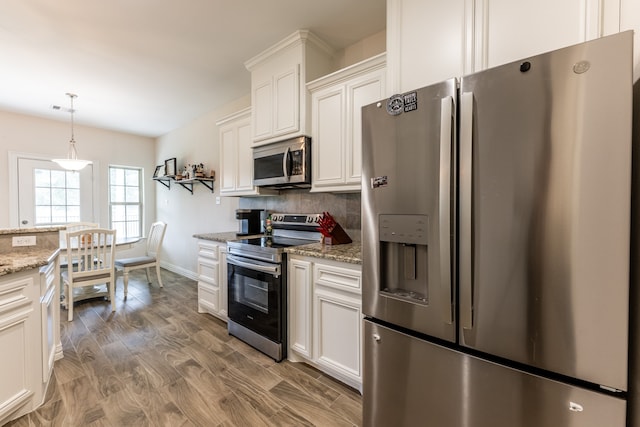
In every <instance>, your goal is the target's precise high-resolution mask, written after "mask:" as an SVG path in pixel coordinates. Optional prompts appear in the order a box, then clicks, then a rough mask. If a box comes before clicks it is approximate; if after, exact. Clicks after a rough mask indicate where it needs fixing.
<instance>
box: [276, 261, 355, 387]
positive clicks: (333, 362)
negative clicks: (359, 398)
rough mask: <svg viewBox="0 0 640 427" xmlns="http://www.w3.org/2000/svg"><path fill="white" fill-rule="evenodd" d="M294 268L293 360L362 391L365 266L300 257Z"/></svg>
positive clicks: (291, 274)
mask: <svg viewBox="0 0 640 427" xmlns="http://www.w3.org/2000/svg"><path fill="white" fill-rule="evenodd" d="M288 264H289V265H288V292H289V360H291V361H294V362H298V361H304V362H307V363H309V364H311V365H313V366H315V367H316V368H318V369H320V370H322V371H323V372H325V373H327V374H329V375H331V376H333V377H334V378H336V379H339V380H340V381H342V382H344V383H345V384H348V385H350V386H351V387H354V388H356V389H358V390H360V391H362V310H361V294H362V291H361V290H362V287H361V285H362V282H361V268H360V266H359V265H355V264H349V263H342V262H336V261H331V260H325V259H315V258H307V257H297V256H292V257H290V258H289V262H288Z"/></svg>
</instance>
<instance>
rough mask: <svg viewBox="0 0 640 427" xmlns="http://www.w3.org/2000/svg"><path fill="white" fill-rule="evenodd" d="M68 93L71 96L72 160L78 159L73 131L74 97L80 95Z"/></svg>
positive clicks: (70, 156)
mask: <svg viewBox="0 0 640 427" xmlns="http://www.w3.org/2000/svg"><path fill="white" fill-rule="evenodd" d="M67 95H68V96H69V98H71V140H70V141H69V153H68V158H69V159H72V160H77V159H78V152H77V150H76V139H75V137H74V133H73V113H74V112H75V110H74V109H73V98H75V97H76V96H78V95H75V94H73V93H67Z"/></svg>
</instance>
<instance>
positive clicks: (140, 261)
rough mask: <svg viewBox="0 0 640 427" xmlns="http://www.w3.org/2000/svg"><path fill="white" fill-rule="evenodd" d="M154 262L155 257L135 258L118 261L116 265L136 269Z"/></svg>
mask: <svg viewBox="0 0 640 427" xmlns="http://www.w3.org/2000/svg"><path fill="white" fill-rule="evenodd" d="M152 262H156V258H155V257H151V256H139V257H134V258H123V259H117V260H116V262H115V265H116V267H121V268H126V267H135V266H138V265H144V264H150V263H152Z"/></svg>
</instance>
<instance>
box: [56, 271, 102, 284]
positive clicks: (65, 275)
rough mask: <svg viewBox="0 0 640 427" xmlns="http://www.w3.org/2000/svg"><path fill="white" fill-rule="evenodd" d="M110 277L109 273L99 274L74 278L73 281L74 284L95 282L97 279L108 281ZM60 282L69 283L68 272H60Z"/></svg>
mask: <svg viewBox="0 0 640 427" xmlns="http://www.w3.org/2000/svg"><path fill="white" fill-rule="evenodd" d="M110 276H111V274H110V273H99V274H94V275H91V276H84V277H76V278H75V279H74V280H75V282H78V283H79V282H86V281H88V280H97V279H108V278H109V277H110ZM62 280H64V281H65V282H68V281H69V272H68V271H63V272H62Z"/></svg>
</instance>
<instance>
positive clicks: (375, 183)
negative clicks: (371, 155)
mask: <svg viewBox="0 0 640 427" xmlns="http://www.w3.org/2000/svg"><path fill="white" fill-rule="evenodd" d="M387 184H388V183H387V176H386V175H385V176H377V177H375V178H371V188H378V187H385V186H386V185H387Z"/></svg>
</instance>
